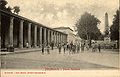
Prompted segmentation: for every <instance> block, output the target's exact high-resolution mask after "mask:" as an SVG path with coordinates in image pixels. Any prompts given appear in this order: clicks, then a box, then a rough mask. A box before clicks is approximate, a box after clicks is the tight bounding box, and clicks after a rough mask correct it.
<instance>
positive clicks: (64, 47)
mask: <svg viewBox="0 0 120 77" xmlns="http://www.w3.org/2000/svg"><path fill="white" fill-rule="evenodd" d="M66 48H67V45H66V44H65V43H64V46H63V49H64V54H65V51H66Z"/></svg>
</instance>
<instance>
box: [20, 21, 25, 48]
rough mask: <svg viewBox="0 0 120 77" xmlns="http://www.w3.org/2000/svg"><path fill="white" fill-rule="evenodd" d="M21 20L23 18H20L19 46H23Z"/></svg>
mask: <svg viewBox="0 0 120 77" xmlns="http://www.w3.org/2000/svg"><path fill="white" fill-rule="evenodd" d="M23 22H24V20H20V30H19V48H23Z"/></svg>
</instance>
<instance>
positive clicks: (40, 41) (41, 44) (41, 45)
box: [40, 27, 42, 46]
mask: <svg viewBox="0 0 120 77" xmlns="http://www.w3.org/2000/svg"><path fill="white" fill-rule="evenodd" d="M40 46H42V27H40Z"/></svg>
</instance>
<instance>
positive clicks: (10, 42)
mask: <svg viewBox="0 0 120 77" xmlns="http://www.w3.org/2000/svg"><path fill="white" fill-rule="evenodd" d="M13 21H14V17H10V28H9V47H13Z"/></svg>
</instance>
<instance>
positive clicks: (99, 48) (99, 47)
mask: <svg viewBox="0 0 120 77" xmlns="http://www.w3.org/2000/svg"><path fill="white" fill-rule="evenodd" d="M98 50H99V52H101V46H100V44H98Z"/></svg>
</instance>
